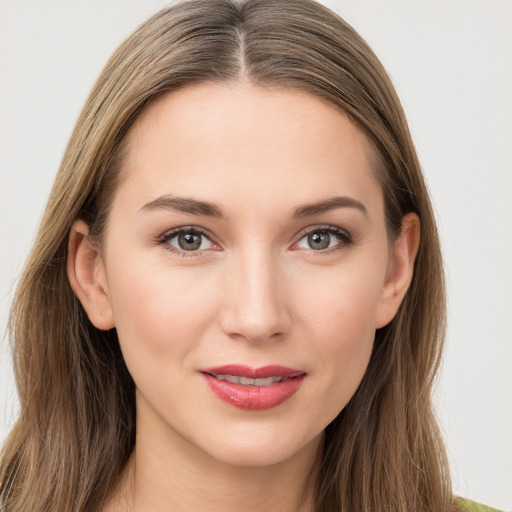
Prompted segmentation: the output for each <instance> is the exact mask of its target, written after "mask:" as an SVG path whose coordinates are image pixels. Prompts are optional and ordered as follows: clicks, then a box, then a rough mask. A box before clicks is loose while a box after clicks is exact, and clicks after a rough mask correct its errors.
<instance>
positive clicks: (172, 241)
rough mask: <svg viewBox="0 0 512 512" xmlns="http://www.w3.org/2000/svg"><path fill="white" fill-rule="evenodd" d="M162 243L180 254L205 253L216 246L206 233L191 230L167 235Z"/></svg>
mask: <svg viewBox="0 0 512 512" xmlns="http://www.w3.org/2000/svg"><path fill="white" fill-rule="evenodd" d="M160 242H161V243H166V244H168V245H170V246H171V248H172V249H173V250H175V251H176V252H180V253H182V252H183V251H185V252H198V251H204V250H206V249H211V248H212V247H213V246H214V244H213V242H212V241H211V240H210V239H209V238H208V237H207V236H206V234H205V233H202V232H200V231H198V230H196V229H190V228H189V229H179V230H173V231H171V232H170V233H167V234H165V235H164V236H163V237H162V238H161V239H160Z"/></svg>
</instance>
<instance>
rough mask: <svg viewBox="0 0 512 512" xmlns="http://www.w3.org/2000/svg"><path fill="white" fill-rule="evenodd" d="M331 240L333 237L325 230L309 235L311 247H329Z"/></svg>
mask: <svg viewBox="0 0 512 512" xmlns="http://www.w3.org/2000/svg"><path fill="white" fill-rule="evenodd" d="M330 242H331V237H330V235H329V233H326V232H325V231H315V232H314V233H311V234H310V235H309V236H308V243H309V246H310V247H311V249H318V250H320V249H327V247H329V243H330Z"/></svg>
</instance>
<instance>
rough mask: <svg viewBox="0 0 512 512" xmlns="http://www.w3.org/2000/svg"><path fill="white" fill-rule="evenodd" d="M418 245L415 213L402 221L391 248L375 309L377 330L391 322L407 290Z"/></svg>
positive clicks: (417, 226) (418, 231) (418, 225)
mask: <svg viewBox="0 0 512 512" xmlns="http://www.w3.org/2000/svg"><path fill="white" fill-rule="evenodd" d="M419 244H420V220H419V218H418V216H417V215H416V214H415V213H409V214H407V215H406V216H405V217H404V218H403V219H402V231H401V233H400V236H399V238H398V239H397V240H396V242H395V243H394V246H393V253H392V254H391V258H390V261H389V264H388V270H387V274H386V281H385V283H384V286H383V288H382V293H381V297H380V301H379V305H378V308H377V315H376V323H375V327H376V328H377V329H379V328H381V327H384V326H385V325H387V324H388V323H389V322H391V320H393V318H394V316H395V315H396V312H397V311H398V308H399V307H400V304H401V303H402V300H403V298H404V296H405V294H406V292H407V290H408V289H409V286H410V284H411V281H412V277H413V274H414V260H415V258H416V254H417V253H418V247H419Z"/></svg>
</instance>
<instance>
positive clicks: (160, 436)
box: [106, 421, 323, 512]
mask: <svg viewBox="0 0 512 512" xmlns="http://www.w3.org/2000/svg"><path fill="white" fill-rule="evenodd" d="M141 423H142V422H140V421H138V423H137V441H136V445H135V450H134V453H133V454H132V457H131V460H130V462H129V464H128V467H127V468H126V471H125V475H124V478H123V482H122V484H121V486H120V488H119V490H118V492H116V495H115V496H114V497H113V499H112V501H111V502H110V505H109V506H108V507H107V509H106V511H108V512H118V511H119V512H121V511H123V512H125V511H128V510H129V511H133V512H149V511H151V512H168V511H169V510H172V511H173V512H185V511H190V510H201V511H202V512H220V511H222V512H235V511H236V512H239V511H240V510H244V512H256V511H257V512H261V511H262V510H279V511H280V512H312V511H313V510H314V507H313V501H312V494H313V493H312V490H313V482H314V479H315V476H316V474H317V473H318V468H319V464H320V458H321V452H322V441H323V438H321V437H320V438H315V439H313V440H312V441H310V442H309V443H308V444H306V445H305V446H304V447H303V448H302V449H301V450H300V451H299V452H297V453H295V454H293V455H292V456H291V457H290V458H289V459H287V460H285V461H281V462H278V463H275V464H272V465H262V466H244V465H233V464H229V463H226V462H224V461H221V460H218V459H216V458H213V457H211V456H210V455H209V454H207V453H205V452H204V451H202V450H200V449H199V448H197V447H196V446H193V445H191V444H190V443H189V442H188V440H186V439H185V438H183V437H181V436H180V435H179V434H177V433H175V432H173V431H171V432H169V430H168V429H167V431H165V433H164V432H162V431H160V432H159V429H155V428H154V425H145V424H141ZM283 435H286V434H283Z"/></svg>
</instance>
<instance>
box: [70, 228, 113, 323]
mask: <svg viewBox="0 0 512 512" xmlns="http://www.w3.org/2000/svg"><path fill="white" fill-rule="evenodd" d="M88 235H89V226H88V225H87V224H86V223H85V222H84V221H82V220H77V221H75V222H74V223H73V225H72V227H71V232H70V236H69V244H68V262H67V273H68V279H69V283H70V284H71V288H72V289H73V291H74V292H75V295H76V296H77V297H78V300H79V301H80V302H81V303H82V306H83V307H84V309H85V312H86V313H87V316H88V317H89V320H90V321H91V322H92V324H93V325H94V326H95V327H97V328H98V329H102V330H107V329H111V328H112V327H114V325H115V323H114V317H113V313H112V307H111V303H110V296H109V292H108V285H107V280H106V274H105V268H104V264H103V260H102V258H101V254H100V252H99V251H98V249H97V248H96V247H95V246H94V244H92V243H91V241H90V239H89V237H88Z"/></svg>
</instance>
